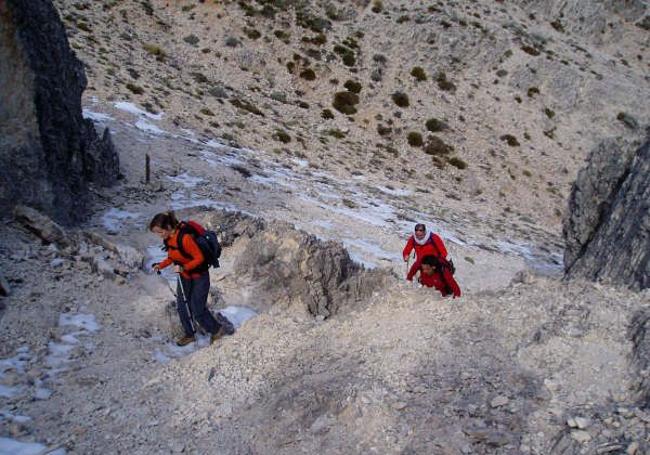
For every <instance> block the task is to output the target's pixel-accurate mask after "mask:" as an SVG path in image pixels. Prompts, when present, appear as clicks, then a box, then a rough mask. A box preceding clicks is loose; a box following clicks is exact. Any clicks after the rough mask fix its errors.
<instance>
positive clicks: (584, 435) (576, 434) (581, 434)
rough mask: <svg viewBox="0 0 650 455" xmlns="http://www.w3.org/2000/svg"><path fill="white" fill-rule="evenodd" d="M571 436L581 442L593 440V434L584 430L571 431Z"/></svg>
mask: <svg viewBox="0 0 650 455" xmlns="http://www.w3.org/2000/svg"><path fill="white" fill-rule="evenodd" d="M571 437H572V438H573V439H575V440H576V441H578V442H579V443H581V444H584V443H586V442H589V441H591V435H590V434H589V433H588V432H586V431H584V430H573V431H571Z"/></svg>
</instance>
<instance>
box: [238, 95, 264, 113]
mask: <svg viewBox="0 0 650 455" xmlns="http://www.w3.org/2000/svg"><path fill="white" fill-rule="evenodd" d="M230 104H232V105H233V106H235V107H237V108H239V109H242V110H244V111H246V112H250V113H251V114H255V115H259V116H260V117H264V113H263V112H262V111H260V110H259V109H258V108H257V107H256V106H255V105H253V104H251V103H249V102H248V101H245V100H240V99H239V98H234V99H231V100H230Z"/></svg>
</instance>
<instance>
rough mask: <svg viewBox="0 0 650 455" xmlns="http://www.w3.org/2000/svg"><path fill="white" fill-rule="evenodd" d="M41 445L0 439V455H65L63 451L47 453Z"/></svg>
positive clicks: (45, 448) (57, 450)
mask: <svg viewBox="0 0 650 455" xmlns="http://www.w3.org/2000/svg"><path fill="white" fill-rule="evenodd" d="M47 449H48V448H47V447H46V446H44V445H43V444H38V443H35V442H20V441H17V440H15V439H11V438H4V437H0V455H42V454H45V453H46V454H48V455H65V453H66V452H65V449H56V450H53V451H48V450H47Z"/></svg>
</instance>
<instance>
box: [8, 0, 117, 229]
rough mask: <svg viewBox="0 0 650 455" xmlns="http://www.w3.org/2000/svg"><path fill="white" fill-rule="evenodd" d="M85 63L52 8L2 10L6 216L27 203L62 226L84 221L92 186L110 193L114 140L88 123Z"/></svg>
mask: <svg viewBox="0 0 650 455" xmlns="http://www.w3.org/2000/svg"><path fill="white" fill-rule="evenodd" d="M85 88H86V76H85V74H84V70H83V65H82V63H81V62H80V61H79V60H78V59H77V58H76V56H75V55H74V53H73V52H72V50H71V49H70V46H69V44H68V40H67V38H66V34H65V29H64V27H63V24H62V23H61V20H60V18H59V16H58V13H57V11H56V9H55V8H54V6H53V5H52V3H51V2H50V1H47V0H7V1H3V2H0V209H1V210H3V211H5V212H6V211H7V209H10V208H11V207H13V206H14V205H16V204H19V203H22V204H26V205H29V206H32V207H35V208H37V209H40V210H43V211H44V212H46V213H47V214H48V215H50V216H52V217H53V218H54V219H56V220H57V221H59V222H62V223H64V224H69V223H72V222H74V221H76V220H78V219H79V218H81V217H83V215H84V212H85V208H86V205H87V186H88V183H89V182H93V183H96V184H98V185H111V184H112V183H114V182H115V180H116V179H117V178H118V175H119V159H118V155H117V153H116V151H115V148H114V147H113V144H112V142H111V138H110V133H109V132H108V130H106V131H104V134H103V136H102V137H101V138H100V137H99V136H98V135H97V133H96V131H95V128H94V125H93V123H92V122H91V121H90V120H86V119H84V118H83V117H82V112H81V94H82V92H83V90H84V89H85Z"/></svg>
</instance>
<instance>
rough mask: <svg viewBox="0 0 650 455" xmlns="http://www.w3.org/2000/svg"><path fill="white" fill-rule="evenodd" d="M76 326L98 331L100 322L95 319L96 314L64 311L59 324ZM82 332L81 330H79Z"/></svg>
mask: <svg viewBox="0 0 650 455" xmlns="http://www.w3.org/2000/svg"><path fill="white" fill-rule="evenodd" d="M68 325H71V326H74V327H78V328H80V329H84V330H88V331H89V332H96V331H98V330H99V324H97V321H96V320H95V315H94V314H82V313H76V314H72V313H63V314H61V315H60V316H59V326H61V327H64V326H68ZM77 333H81V332H77Z"/></svg>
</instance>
